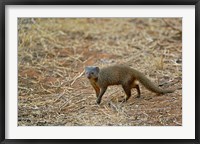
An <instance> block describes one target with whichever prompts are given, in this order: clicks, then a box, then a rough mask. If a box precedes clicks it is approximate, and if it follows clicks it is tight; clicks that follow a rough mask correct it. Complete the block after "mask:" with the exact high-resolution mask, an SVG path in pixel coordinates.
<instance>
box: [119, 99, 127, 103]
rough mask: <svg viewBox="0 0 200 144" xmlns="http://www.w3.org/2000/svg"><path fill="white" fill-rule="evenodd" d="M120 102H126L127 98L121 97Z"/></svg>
mask: <svg viewBox="0 0 200 144" xmlns="http://www.w3.org/2000/svg"><path fill="white" fill-rule="evenodd" d="M118 102H121V103H124V102H126V99H121V100H119V101H118Z"/></svg>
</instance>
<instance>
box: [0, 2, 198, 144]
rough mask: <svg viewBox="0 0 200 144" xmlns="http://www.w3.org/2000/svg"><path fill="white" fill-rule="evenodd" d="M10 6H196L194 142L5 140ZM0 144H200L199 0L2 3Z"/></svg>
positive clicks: (168, 140) (0, 36)
mask: <svg viewBox="0 0 200 144" xmlns="http://www.w3.org/2000/svg"><path fill="white" fill-rule="evenodd" d="M7 5H195V57H196V58H195V67H196V68H195V69H196V70H195V73H197V74H195V80H196V81H195V139H128V140H127V139H120V140H114V139H109V140H106V139H104V140H103V139H101V140H92V139H91V140H80V139H79V140H78V139H76V140H75V139H59V140H57V139H54V140H52V139H28V140H24V139H5V124H6V122H5V97H6V94H5V89H6V81H5V76H6V70H5V56H6V54H5V7H6V6H7ZM0 13H1V16H0V25H1V28H0V34H1V35H0V44H1V49H0V58H1V61H0V68H1V71H0V82H1V87H0V92H1V95H0V142H1V143H6V144H9V143H16V144H18V143H38V144H40V143H49V144H52V143H70V144H75V143H98V144H100V143H104V144H108V143H109V144H110V143H113V144H114V143H116V144H117V143H124V144H131V143H139V144H143V143H154V144H156V143H166V144H168V143H169V144H175V143H180V144H199V143H200V136H199V130H200V125H199V121H200V118H199V115H200V114H199V110H200V102H199V90H198V85H199V81H198V80H199V76H198V73H199V69H198V68H199V67H198V62H199V57H198V56H199V49H200V41H199V40H200V0H121V1H119V0H115V1H112V0H95V1H93V0H84V1H81V0H1V3H0Z"/></svg>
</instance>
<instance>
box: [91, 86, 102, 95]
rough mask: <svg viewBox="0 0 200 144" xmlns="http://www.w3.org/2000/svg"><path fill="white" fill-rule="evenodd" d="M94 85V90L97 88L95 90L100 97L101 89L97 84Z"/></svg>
mask: <svg viewBox="0 0 200 144" xmlns="http://www.w3.org/2000/svg"><path fill="white" fill-rule="evenodd" d="M92 86H93V88H94V90H95V92H96V97H97V98H98V96H99V93H100V89H99V87H98V86H96V85H92Z"/></svg>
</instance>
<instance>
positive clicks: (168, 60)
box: [18, 18, 182, 126]
mask: <svg viewBox="0 0 200 144" xmlns="http://www.w3.org/2000/svg"><path fill="white" fill-rule="evenodd" d="M113 64H126V65H129V66H130V67H133V68H135V69H137V70H139V71H141V72H143V73H144V74H145V75H146V76H147V77H148V78H150V79H151V80H152V81H153V82H155V83H156V84H157V85H159V86H160V87H161V88H177V90H176V91H175V92H174V93H170V94H165V95H157V94H155V93H152V92H150V91H149V90H147V89H146V88H145V87H143V86H141V93H142V97H141V98H136V95H137V93H136V90H135V89H133V90H132V96H131V98H130V99H129V100H128V101H127V102H125V103H121V102H119V101H118V100H119V99H121V98H123V97H124V96H125V93H124V92H123V89H122V88H121V86H111V87H109V88H108V90H107V91H106V93H105V94H104V96H103V98H102V102H101V104H100V105H97V104H96V95H95V91H94V89H93V88H92V86H91V85H90V83H89V81H88V79H87V78H86V77H85V76H84V68H85V66H90V65H95V66H99V67H100V68H101V67H105V66H109V65H113ZM18 125H19V126H181V125H182V19H181V18H19V19H18Z"/></svg>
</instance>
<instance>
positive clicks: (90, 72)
mask: <svg viewBox="0 0 200 144" xmlns="http://www.w3.org/2000/svg"><path fill="white" fill-rule="evenodd" d="M99 71H100V69H99V67H96V66H87V67H85V75H86V77H87V78H88V79H96V78H98V74H99Z"/></svg>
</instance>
